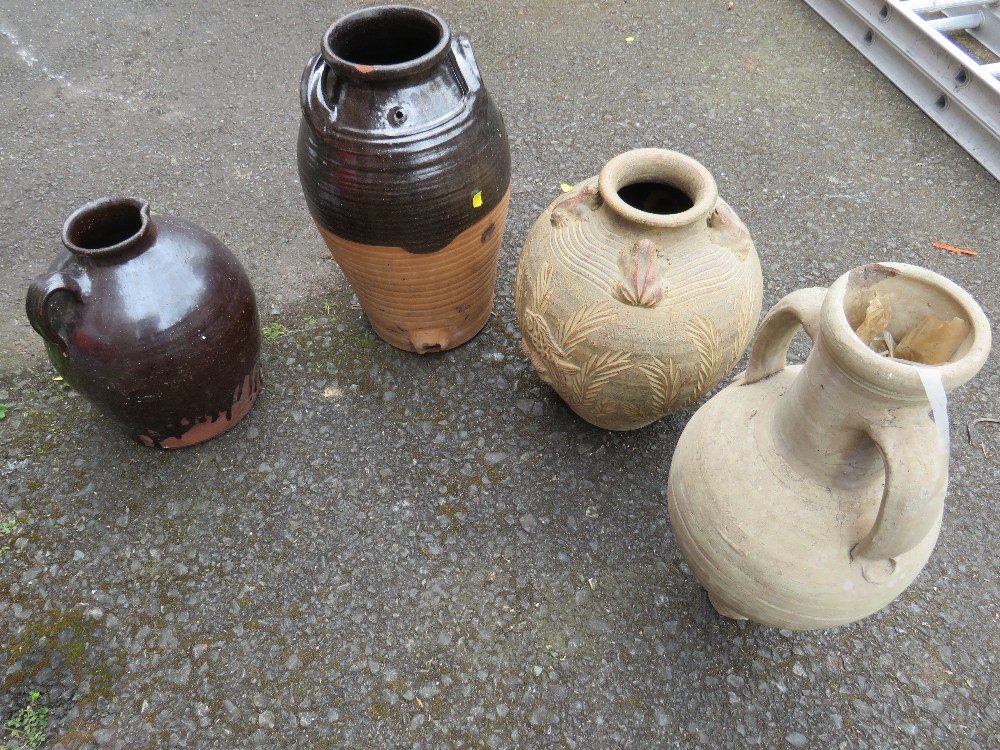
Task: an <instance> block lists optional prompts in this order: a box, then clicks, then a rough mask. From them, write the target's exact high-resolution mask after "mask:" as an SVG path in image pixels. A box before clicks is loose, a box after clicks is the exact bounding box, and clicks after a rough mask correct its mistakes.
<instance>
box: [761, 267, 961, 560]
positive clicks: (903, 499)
mask: <svg viewBox="0 0 1000 750" xmlns="http://www.w3.org/2000/svg"><path fill="white" fill-rule="evenodd" d="M826 293H827V290H826V289H824V288H821V287H813V288H809V289H800V290H798V291H795V292H792V293H791V294H789V295H788V296H786V297H785V298H784V299H782V300H781V301H780V302H778V304H776V305H775V306H774V307H772V308H771V310H770V311H769V312H768V314H767V315H766V316H765V317H764V320H763V321H761V324H760V328H759V329H758V331H757V338H756V339H755V340H754V344H753V349H752V350H751V352H750V364H749V366H748V367H747V372H746V376H745V377H744V380H743V382H744V384H747V385H748V384H750V383H756V382H757V381H759V380H763V379H764V378H766V377H768V376H770V375H773V374H775V373H776V372H779V371H781V370H783V369H784V367H785V364H786V360H787V356H788V346H789V344H791V342H792V338H793V337H794V336H795V333H796V332H797V331H798V329H799V327H800V326H801V327H802V328H804V329H805V331H806V333H807V334H809V337H810V338H811V339H813V340H814V341H815V339H816V335H817V334H818V333H819V324H820V310H821V308H822V306H823V300H824V299H825V297H826ZM864 429H865V432H866V433H867V434H868V436H869V437H870V438H871V440H872V442H873V443H875V445H876V446H877V447H878V450H879V453H880V454H881V455H882V461H883V463H884V464H885V488H884V489H883V491H882V502H881V504H880V507H879V512H878V516H877V517H876V519H875V523H874V524H873V525H872V528H871V530H870V531H869V532H868V534H867V535H865V537H864V538H863V539H862V540H861V541H860V542H859V543H858V544H856V545H855V546H854V548H853V549H852V550H851V558H852V559H856V560H859V562H861V563H862V565H864V564H865V563H866V562H875V561H886V560H891V559H892V558H894V557H898V556H899V555H901V554H903V553H905V552H908V551H909V550H911V549H913V548H914V547H916V546H917V545H918V544H920V543H921V542H922V541H923V540H924V539H926V538H927V535H928V534H929V533H930V532H931V529H933V527H934V524H935V523H937V520H938V519H939V518H940V517H941V510H942V506H943V503H944V495H945V489H946V488H947V484H948V451H947V449H946V448H945V447H944V446H942V445H941V438H940V437H939V436H938V431H937V428H936V427H935V426H934V423H933V422H932V421H931V420H930V419H928V418H927V416H926V414H925V413H923V412H919V413H914V415H913V418H912V419H900V418H896V419H894V420H893V421H892V422H891V423H884V424H871V425H867V426H866V427H865V428H864ZM928 446H933V448H928ZM883 570H884V572H885V574H888V573H889V570H890V568H887V567H884V566H883V568H872V570H871V574H872V575H873V577H874V576H875V575H879V576H881V575H882V571H883ZM868 575H869V572H868V569H867V567H866V577H868Z"/></svg>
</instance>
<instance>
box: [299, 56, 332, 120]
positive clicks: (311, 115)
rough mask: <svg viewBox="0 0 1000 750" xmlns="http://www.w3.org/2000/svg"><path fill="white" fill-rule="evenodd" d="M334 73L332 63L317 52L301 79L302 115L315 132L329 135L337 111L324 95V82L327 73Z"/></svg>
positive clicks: (300, 101)
mask: <svg viewBox="0 0 1000 750" xmlns="http://www.w3.org/2000/svg"><path fill="white" fill-rule="evenodd" d="M328 73H329V74H330V75H333V73H332V71H331V70H330V65H329V64H328V63H327V62H326V60H325V59H324V58H323V55H322V54H320V53H316V54H315V55H313V56H312V57H311V58H309V62H307V63H306V67H305V68H304V69H303V71H302V78H301V80H300V81H299V103H300V104H301V105H302V115H303V117H305V119H306V121H307V122H308V123H309V127H311V128H312V129H313V130H314V131H315V132H317V133H319V134H320V135H327V133H328V131H329V129H330V126H331V124H332V123H333V121H334V120H335V119H336V116H337V115H336V112H334V111H333V110H332V109H330V107H329V105H327V103H326V97H324V96H323V82H324V81H325V80H326V76H327V74H328Z"/></svg>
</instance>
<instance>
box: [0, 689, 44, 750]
mask: <svg viewBox="0 0 1000 750" xmlns="http://www.w3.org/2000/svg"><path fill="white" fill-rule="evenodd" d="M41 697H42V694H41V693H39V692H36V691H34V690H33V691H31V692H30V693H28V705H27V706H25V707H24V708H22V709H21V710H20V711H18V712H17V714H16V715H15V716H14V717H13V718H12V719H8V720H7V723H6V724H4V725H3V726H4V729H6V730H7V737H6V741H7V742H13V743H14V744H6V745H0V750H36V748H39V747H41V746H42V745H43V744H45V728H46V726H47V725H48V715H49V709H48V708H45V707H44V706H43V707H40V708H39V707H38V705H37V704H38V699H39V698H41Z"/></svg>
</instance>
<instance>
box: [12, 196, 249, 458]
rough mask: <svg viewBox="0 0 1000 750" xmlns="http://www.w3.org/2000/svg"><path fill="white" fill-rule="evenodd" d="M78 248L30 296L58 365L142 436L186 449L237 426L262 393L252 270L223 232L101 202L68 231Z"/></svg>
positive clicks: (36, 323) (127, 201) (144, 207)
mask: <svg viewBox="0 0 1000 750" xmlns="http://www.w3.org/2000/svg"><path fill="white" fill-rule="evenodd" d="M62 241H63V244H64V245H65V246H66V248H67V250H68V252H65V253H63V254H62V255H61V256H60V257H58V258H56V259H55V261H54V262H53V263H52V265H51V266H50V267H49V272H48V273H47V274H44V275H42V276H39V277H37V278H36V279H35V280H34V281H33V282H32V284H31V287H30V288H29V289H28V297H27V312H28V319H29V320H30V321H31V325H32V326H33V327H34V329H35V330H36V331H37V332H38V333H39V334H40V335H41V336H42V337H43V338H44V339H45V345H46V348H47V349H48V354H49V359H50V360H51V361H52V364H53V366H54V367H55V369H56V370H57V371H58V372H59V374H60V375H62V376H63V378H64V379H65V381H66V382H67V383H69V384H70V385H71V386H73V388H75V389H76V390H77V391H79V392H80V393H82V394H83V395H84V396H86V397H87V398H88V399H89V400H90V401H91V402H92V403H93V404H94V405H95V406H96V407H97V408H98V409H99V410H100V411H101V412H103V413H104V414H105V415H107V416H108V417H111V418H112V419H114V420H116V421H118V422H119V423H120V424H122V425H123V426H124V427H125V429H126V430H127V431H128V432H129V433H130V434H131V435H132V436H133V437H135V438H136V439H137V440H139V441H141V442H142V443H144V444H146V445H155V446H158V447H161V448H181V447H184V446H187V445H194V444H195V443H200V442H203V441H205V440H209V439H211V438H213V437H216V436H217V435H220V434H221V433H223V432H225V431H226V430H228V429H229V428H230V427H232V426H233V425H235V424H236V423H237V422H238V421H239V420H240V419H242V418H243V417H244V416H245V415H246V414H247V412H249V411H250V408H251V407H252V406H253V404H254V401H255V400H256V398H257V394H258V393H259V392H260V387H261V372H260V364H259V363H258V357H259V354H260V325H259V321H258V317H257V303H256V300H255V298H254V293H253V288H252V287H251V286H250V280H249V279H248V278H247V275H246V272H245V271H244V270H243V267H242V266H241V265H240V262H239V261H238V260H237V259H236V257H235V256H234V255H233V254H232V253H231V252H230V251H229V250H228V249H227V248H226V246H225V245H223V244H222V242H220V241H219V240H218V239H216V238H215V237H214V236H213V235H211V234H209V233H208V232H206V231H205V230H204V229H202V228H200V227H198V226H196V225H195V224H192V223H191V222H188V221H185V220H183V219H178V218H176V217H172V216H164V215H159V214H158V215H151V214H150V211H149V205H148V204H147V203H146V202H145V201H141V200H136V199H134V198H103V199H101V200H97V201H94V202H92V203H88V204H87V205H85V206H83V207H82V208H79V209H77V210H76V211H75V212H74V213H73V214H71V215H70V217H69V218H68V219H66V223H65V224H64V225H63V231H62Z"/></svg>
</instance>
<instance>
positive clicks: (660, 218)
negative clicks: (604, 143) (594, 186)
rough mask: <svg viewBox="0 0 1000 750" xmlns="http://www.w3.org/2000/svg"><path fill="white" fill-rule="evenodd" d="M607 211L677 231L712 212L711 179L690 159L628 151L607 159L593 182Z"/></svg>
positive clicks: (656, 150)
mask: <svg viewBox="0 0 1000 750" xmlns="http://www.w3.org/2000/svg"><path fill="white" fill-rule="evenodd" d="M598 190H599V191H600V193H601V198H602V199H603V200H604V202H605V203H606V204H607V205H608V207H609V208H610V209H611V210H612V211H614V212H615V213H616V214H618V215H619V216H621V217H623V218H624V219H626V220H628V221H631V222H634V223H637V224H641V225H645V226H649V227H659V228H676V227H683V226H687V225H689V224H693V223H695V222H696V221H698V220H704V219H706V218H707V217H708V216H709V215H710V214H711V213H712V211H714V210H715V207H716V204H717V203H718V200H719V188H718V186H717V185H716V183H715V178H713V177H712V175H711V173H710V172H709V171H708V170H707V169H705V167H704V166H702V165H701V164H700V163H698V162H697V161H695V160H694V159H692V158H691V157H689V156H685V155H684V154H680V153H677V152H676V151H668V150H666V149H659V148H643V149H636V150H634V151H627V152H626V153H624V154H619V155H618V156H616V157H614V158H613V159H611V160H610V161H609V162H608V163H607V164H605V165H604V168H603V169H601V174H600V176H599V177H598Z"/></svg>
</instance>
